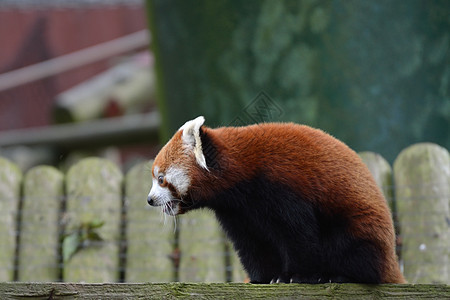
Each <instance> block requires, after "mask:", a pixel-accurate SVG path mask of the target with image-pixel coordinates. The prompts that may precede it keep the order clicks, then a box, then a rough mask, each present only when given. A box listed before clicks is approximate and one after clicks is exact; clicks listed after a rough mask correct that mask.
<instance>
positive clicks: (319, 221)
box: [147, 117, 405, 283]
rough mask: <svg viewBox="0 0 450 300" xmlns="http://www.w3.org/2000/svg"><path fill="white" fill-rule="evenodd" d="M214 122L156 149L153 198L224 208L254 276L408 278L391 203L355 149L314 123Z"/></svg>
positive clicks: (286, 279)
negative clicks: (397, 247) (401, 262)
mask: <svg viewBox="0 0 450 300" xmlns="http://www.w3.org/2000/svg"><path fill="white" fill-rule="evenodd" d="M204 121H205V119H204V118H203V117H198V118H196V119H194V120H191V121H188V122H187V123H186V124H184V125H183V126H182V127H181V128H180V129H179V130H178V132H176V133H175V135H174V136H173V137H172V139H171V140H170V141H169V142H168V143H167V144H166V145H165V146H164V147H163V148H162V149H161V151H160V152H159V154H158V155H157V156H156V158H155V160H154V163H153V167H152V176H153V186H152V188H151V190H150V193H149V195H148V199H147V201H148V203H149V204H150V205H152V206H162V207H163V210H164V212H165V213H167V214H169V215H178V214H183V213H186V212H188V211H190V210H192V209H197V208H209V209H211V210H212V211H214V213H215V215H216V217H217V219H218V221H219V223H220V224H221V226H222V227H223V229H224V231H225V232H226V234H227V235H228V237H229V238H230V240H231V241H232V242H233V245H234V248H235V249H236V251H237V253H238V255H239V258H240V260H241V262H242V265H243V266H244V268H245V270H246V271H247V273H248V275H249V277H250V280H251V282H252V283H270V282H283V283H290V282H294V283H325V282H339V283H343V282H353V283H404V282H405V279H404V278H403V275H402V273H401V271H400V269H399V265H398V262H397V258H396V255H395V234H394V228H393V224H392V219H391V214H390V211H389V208H388V206H387V204H386V201H385V199H384V197H383V194H382V193H381V192H380V190H379V188H378V187H377V185H376V183H375V181H374V179H373V178H372V176H371V174H370V172H369V170H368V169H367V167H366V166H365V165H364V163H363V162H362V161H361V159H360V158H359V156H358V155H357V154H356V153H355V152H354V151H352V150H351V149H350V148H349V147H347V146H346V145H345V144H344V143H342V142H340V141H339V140H337V139H335V138H333V137H332V136H330V135H328V134H326V133H324V132H323V131H321V130H318V129H313V128H311V127H308V126H304V125H297V124H293V123H263V124H256V125H251V126H246V127H222V128H217V129H211V128H207V127H205V126H203V123H204Z"/></svg>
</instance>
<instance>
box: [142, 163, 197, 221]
mask: <svg viewBox="0 0 450 300" xmlns="http://www.w3.org/2000/svg"><path fill="white" fill-rule="evenodd" d="M189 184H190V178H189V176H188V175H187V173H186V172H184V170H182V169H180V168H177V167H175V166H171V167H169V168H168V169H167V171H166V172H162V171H160V168H159V167H158V166H155V167H154V169H153V184H152V189H151V190H150V193H149V194H148V201H149V203H150V204H151V205H153V206H163V210H164V212H165V213H167V214H169V215H172V216H174V215H177V214H178V213H179V212H180V207H179V205H180V202H182V198H183V196H184V195H185V194H186V192H187V191H188V188H189Z"/></svg>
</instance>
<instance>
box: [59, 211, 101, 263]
mask: <svg viewBox="0 0 450 300" xmlns="http://www.w3.org/2000/svg"><path fill="white" fill-rule="evenodd" d="M104 224H105V222H103V221H101V220H98V219H94V220H92V221H90V222H85V223H81V224H80V225H78V226H76V227H75V228H73V229H72V230H70V231H69V232H68V233H66V234H65V235H64V236H63V241H62V255H63V261H64V263H66V262H68V261H69V260H70V258H71V257H72V256H74V255H75V254H76V253H77V252H78V251H80V250H81V249H83V248H86V247H89V246H91V245H92V242H99V241H103V239H102V237H101V236H100V234H98V232H96V229H98V228H100V227H102V226H103V225H104Z"/></svg>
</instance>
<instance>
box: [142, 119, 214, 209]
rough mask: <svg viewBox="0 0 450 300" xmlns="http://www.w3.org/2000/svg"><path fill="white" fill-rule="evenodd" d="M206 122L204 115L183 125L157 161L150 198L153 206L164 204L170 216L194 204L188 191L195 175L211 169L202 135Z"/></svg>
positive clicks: (160, 153) (154, 165) (155, 162)
mask: <svg viewBox="0 0 450 300" xmlns="http://www.w3.org/2000/svg"><path fill="white" fill-rule="evenodd" d="M204 122H205V118H203V117H201V116H200V117H198V118H196V119H194V120H191V121H188V122H186V124H184V125H183V126H181V128H180V129H179V130H178V131H177V132H176V133H175V135H174V136H173V137H172V139H171V140H170V141H169V142H168V143H167V144H166V145H165V146H164V147H163V148H162V149H161V151H160V152H159V153H158V155H157V156H156V158H155V161H154V163H153V167H152V176H153V184H152V188H151V190H150V193H149V194H148V199H147V201H148V203H149V204H150V205H152V206H163V209H164V212H165V213H167V214H169V215H177V214H182V213H184V212H186V211H187V210H189V208H190V207H191V206H192V203H191V201H190V199H189V198H190V197H189V195H188V192H189V190H190V188H191V185H192V184H193V181H194V180H195V177H196V176H195V174H196V173H197V174H198V173H199V172H202V173H204V172H208V167H207V165H206V159H205V156H204V154H203V149H202V140H201V137H200V131H201V129H200V127H201V126H202V125H203V123H204ZM197 177H198V176H197Z"/></svg>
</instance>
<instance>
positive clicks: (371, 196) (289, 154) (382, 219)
mask: <svg viewBox="0 0 450 300" xmlns="http://www.w3.org/2000/svg"><path fill="white" fill-rule="evenodd" d="M202 130H203V131H204V132H206V134H207V135H208V136H209V137H210V138H211V140H212V141H213V143H214V144H215V145H216V146H217V147H216V148H217V151H218V156H217V159H218V161H219V163H220V165H221V166H224V168H225V170H222V172H220V173H219V174H220V175H217V173H214V172H206V171H205V170H204V169H201V168H200V167H198V165H197V164H196V163H195V159H193V158H192V156H188V155H186V154H185V153H184V152H183V150H182V148H183V147H182V145H181V144H182V142H181V138H180V135H181V132H177V133H176V134H175V136H174V137H173V139H172V140H171V142H170V143H169V144H168V145H166V151H164V152H163V151H161V152H162V153H164V156H162V157H160V156H158V157H157V158H156V160H155V165H158V166H159V167H160V168H161V169H163V170H164V169H165V168H167V167H168V166H169V165H171V164H173V163H174V160H177V162H178V164H181V165H182V166H183V167H184V168H185V169H186V170H189V173H190V176H191V179H192V187H191V192H192V193H196V194H199V195H201V196H202V197H205V198H207V197H211V196H213V195H214V194H215V193H217V192H218V191H219V190H222V189H226V188H228V187H231V186H232V185H234V184H236V183H237V182H239V181H242V180H245V179H250V178H251V177H252V176H254V175H256V174H257V173H264V174H266V175H268V178H272V179H273V180H274V181H277V182H279V183H282V184H285V185H287V186H290V187H292V188H293V189H297V190H298V191H299V192H300V193H301V194H302V195H306V196H307V199H309V200H310V201H313V202H314V203H315V205H321V207H323V208H324V209H325V210H329V211H330V212H334V213H336V212H339V213H340V214H341V215H343V216H345V217H346V218H348V219H349V220H351V224H350V232H351V234H353V235H354V236H355V237H360V238H367V237H369V238H370V239H371V240H375V241H378V242H379V245H380V246H381V248H382V249H383V251H384V252H385V257H386V259H385V260H384V262H385V264H384V265H383V266H382V268H381V269H382V281H383V282H389V283H404V282H405V280H404V278H403V275H402V274H401V272H400V269H399V267H398V263H397V259H396V255H395V249H394V247H395V234H394V229H393V225H392V219H391V214H390V211H389V208H388V206H387V204H386V201H385V199H384V197H383V194H382V193H381V192H380V190H379V188H378V187H377V185H376V183H375V181H374V179H373V177H372V175H371V174H370V171H369V170H368V168H367V167H366V166H365V164H364V163H363V162H362V161H361V159H360V158H359V156H358V155H357V154H356V153H355V152H354V151H353V150H351V149H350V148H349V147H347V146H346V145H345V144H343V143H342V142H340V141H338V140H337V139H334V138H332V137H331V136H329V135H328V134H326V133H324V132H322V131H320V130H317V129H313V128H310V127H307V126H302V125H296V124H260V125H253V126H248V127H223V128H218V129H210V128H206V127H202ZM180 158H181V159H180ZM193 166H194V167H193ZM200 183H201V184H200ZM343 187H345V188H343ZM349 191H350V192H349Z"/></svg>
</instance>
